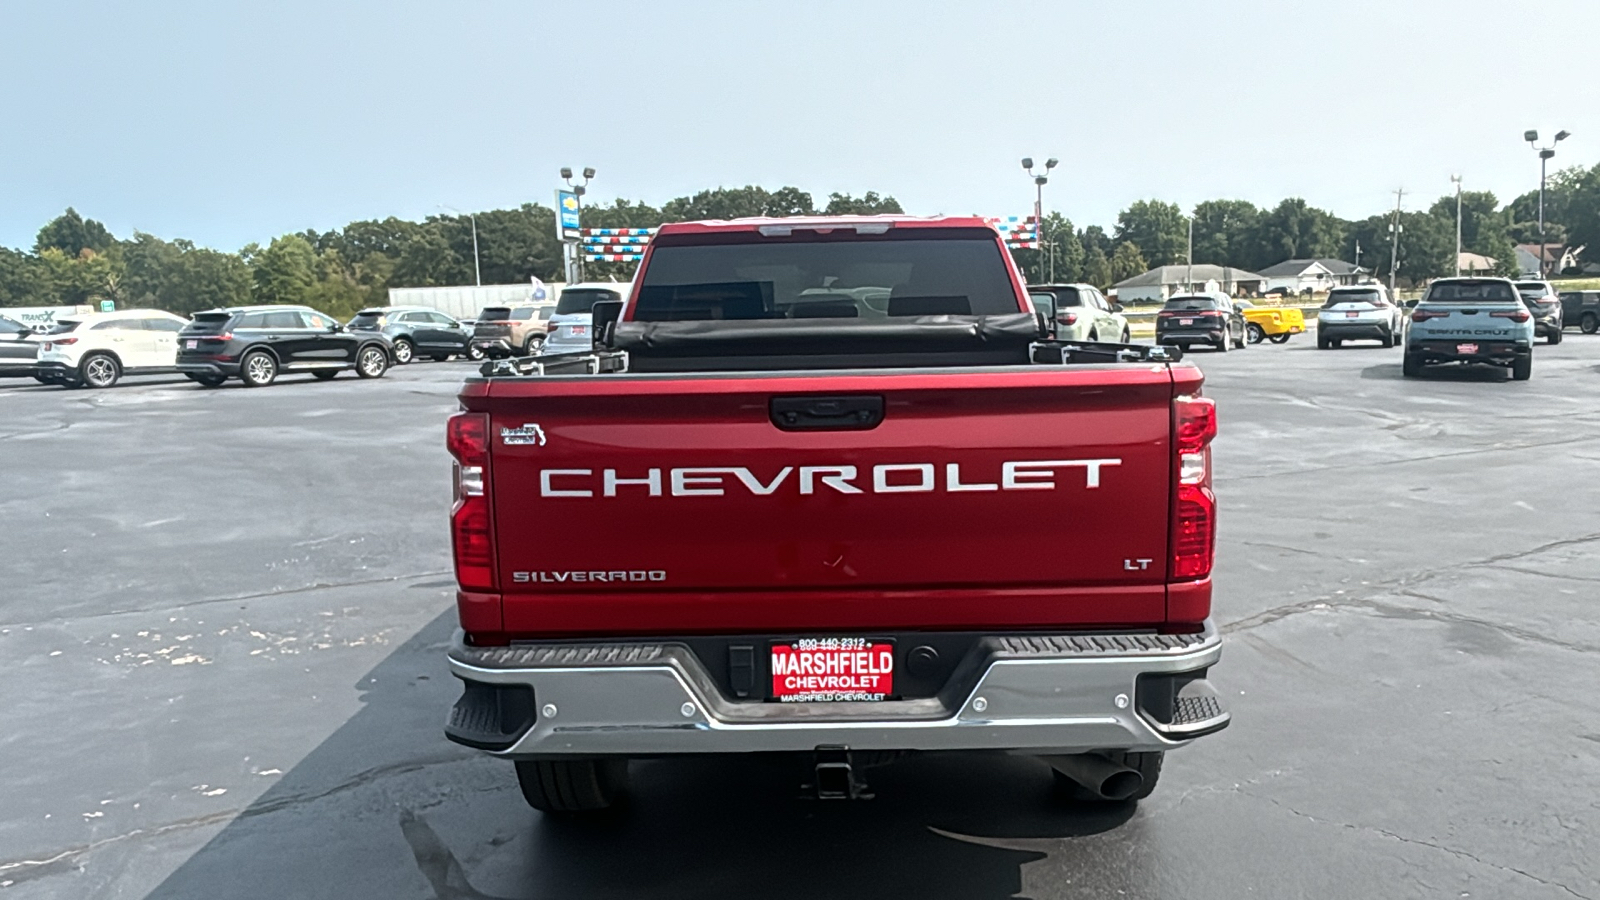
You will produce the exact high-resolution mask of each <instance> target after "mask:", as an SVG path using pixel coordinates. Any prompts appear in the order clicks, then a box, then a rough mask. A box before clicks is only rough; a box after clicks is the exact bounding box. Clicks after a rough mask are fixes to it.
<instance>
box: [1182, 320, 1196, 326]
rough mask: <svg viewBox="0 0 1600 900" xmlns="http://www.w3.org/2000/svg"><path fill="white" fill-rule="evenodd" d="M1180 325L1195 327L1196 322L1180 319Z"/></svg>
mask: <svg viewBox="0 0 1600 900" xmlns="http://www.w3.org/2000/svg"><path fill="white" fill-rule="evenodd" d="M1178 324H1179V325H1193V324H1194V320H1193V319H1179V320H1178Z"/></svg>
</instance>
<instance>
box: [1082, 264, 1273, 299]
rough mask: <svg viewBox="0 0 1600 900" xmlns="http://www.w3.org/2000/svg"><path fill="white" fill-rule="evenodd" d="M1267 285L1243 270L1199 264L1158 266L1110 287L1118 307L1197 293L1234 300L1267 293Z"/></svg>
mask: <svg viewBox="0 0 1600 900" xmlns="http://www.w3.org/2000/svg"><path fill="white" fill-rule="evenodd" d="M1264 281H1265V279H1263V278H1262V277H1261V276H1260V275H1258V274H1256V273H1255V272H1246V271H1245V270H1244V269H1235V268H1233V267H1232V266H1214V265H1210V264H1196V265H1193V266H1189V265H1183V266H1157V267H1156V268H1154V269H1151V270H1150V271H1148V272H1145V273H1144V274H1143V275H1135V276H1133V277H1132V278H1129V279H1127V280H1126V281H1119V282H1117V283H1116V284H1114V285H1112V286H1111V287H1112V289H1113V290H1114V291H1116V294H1117V302H1118V303H1165V302H1166V301H1167V299H1168V298H1170V297H1172V296H1173V295H1174V294H1188V293H1194V292H1198V291H1222V292H1223V293H1225V294H1229V295H1232V296H1239V295H1244V294H1259V293H1261V291H1262V290H1264V288H1263V287H1262V283H1263V282H1264Z"/></svg>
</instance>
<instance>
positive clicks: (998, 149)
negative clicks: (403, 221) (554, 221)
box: [0, 0, 1600, 250]
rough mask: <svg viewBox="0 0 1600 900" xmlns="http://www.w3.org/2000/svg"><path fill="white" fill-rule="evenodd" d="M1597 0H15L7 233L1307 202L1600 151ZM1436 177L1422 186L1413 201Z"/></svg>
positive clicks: (236, 238)
mask: <svg viewBox="0 0 1600 900" xmlns="http://www.w3.org/2000/svg"><path fill="white" fill-rule="evenodd" d="M1596 33H1600V3H1597V2H1595V0H1545V2H1540V3H1522V2H1507V0H1385V2H1349V3H1337V2H1327V0H1299V2H1294V3H1286V2H1283V0H1147V2H1136V0H1085V2H1077V0H1073V2H1060V3H1031V4H1030V3H1007V4H1001V3H996V2H990V0H981V2H979V0H972V2H964V3H945V2H934V0H897V2H873V0H847V2H832V0H801V2H793V3H783V4H777V3H757V2H727V3H723V2H692V3H691V2H657V3H649V2H607V3H597V2H589V3H570V4H569V3H546V2H531V0H508V2H465V0H449V2H444V0H440V2H435V3H416V2H400V0H352V2H344V3H339V2H333V0H328V2H297V0H279V2H274V3H260V2H252V3H248V4H245V3H232V2H228V0H197V2H174V0H144V2H141V3H137V4H133V3H110V2H108V3H103V4H94V3H81V2H71V0H50V2H42V0H0V244H4V245H7V246H12V247H31V246H32V244H33V238H34V234H35V232H36V231H37V229H38V228H39V226H40V225H41V224H43V223H44V222H45V221H47V220H48V219H49V218H51V217H52V216H54V215H56V214H58V213H60V212H61V211H62V210H63V209H64V208H65V207H67V206H74V207H76V208H77V209H78V210H79V212H81V213H83V214H84V215H86V216H90V217H93V218H97V219H99V220H101V221H103V222H105V223H106V225H108V226H109V227H110V228H111V229H112V231H113V232H114V233H116V234H117V235H118V236H119V237H127V236H129V234H130V233H131V232H132V231H133V230H134V229H136V228H137V229H140V230H143V231H148V232H151V233H153V234H157V235H160V236H162V237H166V238H175V237H187V238H190V239H192V240H195V241H196V242H198V243H200V244H203V245H207V246H213V247H217V248H221V249H229V250H231V249H237V248H238V247H240V246H242V245H244V244H246V243H248V242H250V241H261V242H265V241H266V240H268V239H270V238H271V237H272V236H274V235H277V234H281V233H284V232H288V231H299V230H302V229H305V228H308V227H309V228H317V229H330V228H336V227H339V226H341V225H343V224H344V223H346V222H348V221H350V220H352V219H359V218H381V217H384V216H390V215H395V216H402V217H407V218H421V217H423V216H426V215H428V214H430V213H434V212H437V211H438V210H439V205H440V204H448V205H450V206H453V207H456V208H459V209H463V210H469V209H470V210H476V209H488V208H495V207H507V206H514V205H516V204H519V203H522V202H527V201H538V202H542V203H546V204H549V203H550V202H551V191H552V190H553V188H554V187H555V186H556V184H557V182H558V180H559V179H558V177H557V170H558V169H559V168H560V167H561V166H563V165H569V166H574V167H582V166H585V165H588V166H594V167H595V168H596V169H598V170H599V175H598V177H597V178H596V180H595V182H594V184H593V185H592V187H591V191H592V196H593V197H594V198H596V199H599V200H602V201H605V200H609V199H611V198H613V197H626V198H630V199H639V200H645V201H647V202H650V203H656V204H659V203H661V202H663V201H665V200H668V199H670V198H672V197H674V196H678V195H681V194H684V193H688V192H691V191H694V190H698V189H701V188H706V187H714V186H717V185H725V186H737V185H744V184H759V185H763V186H765V187H768V188H777V187H780V186H782V185H788V184H792V185H795V186H798V187H800V188H803V189H805V190H809V191H811V192H812V193H813V194H814V195H816V197H817V198H818V199H819V200H822V199H824V198H825V197H826V195H827V193H828V192H829V191H848V192H852V193H861V192H863V191H868V190H876V191H879V192H883V193H889V194H893V195H894V196H896V197H898V198H899V199H900V200H901V202H902V203H903V204H904V205H905V207H906V209H907V210H908V211H909V212H913V213H938V212H948V213H970V212H979V213H984V214H992V215H1009V214H1024V213H1026V212H1028V210H1029V206H1030V204H1031V202H1032V193H1033V189H1032V185H1031V184H1030V183H1029V182H1028V180H1027V179H1026V178H1025V177H1024V175H1023V173H1022V171H1021V169H1020V167H1019V166H1018V163H1017V161H1018V159H1019V158H1021V157H1022V156H1027V155H1031V156H1033V157H1035V158H1038V159H1043V158H1044V157H1048V156H1056V157H1059V158H1060V160H1061V166H1060V168H1058V169H1057V170H1056V175H1055V177H1054V178H1053V179H1052V181H1051V183H1050V185H1049V186H1048V187H1047V188H1046V194H1045V201H1046V207H1047V208H1049V209H1058V210H1060V211H1062V212H1063V213H1065V214H1066V215H1067V216H1068V217H1069V218H1071V219H1073V220H1074V221H1075V222H1076V223H1077V224H1078V225H1079V226H1080V227H1082V226H1083V225H1086V224H1091V223H1099V224H1102V225H1106V226H1108V227H1109V226H1110V225H1111V224H1112V222H1113V221H1114V220H1115V218H1116V214H1117V211H1118V210H1119V209H1121V208H1122V207H1124V206H1126V205H1127V204H1128V203H1130V202H1131V201H1133V200H1136V199H1140V198H1146V197H1158V198H1161V199H1164V200H1170V201H1175V202H1177V203H1180V204H1183V205H1184V206H1185V208H1188V207H1190V206H1192V205H1193V204H1194V203H1195V202H1197V201H1200V200H1205V199H1210V198H1223V197H1227V198H1243V199H1247V200H1251V201H1254V202H1256V203H1258V204H1272V203H1276V202H1277V201H1278V200H1280V199H1281V198H1283V197H1285V196H1290V195H1298V196H1303V197H1305V198H1306V199H1307V200H1309V201H1310V202H1311V203H1313V204H1315V205H1317V206H1322V207H1324V208H1327V209H1330V210H1332V211H1333V212H1335V213H1337V214H1339V215H1341V216H1345V217H1352V218H1354V217H1361V216H1366V215H1370V214H1372V213H1374V212H1377V211H1379V210H1381V209H1383V208H1385V207H1386V206H1388V205H1390V204H1392V203H1393V200H1394V196H1393V193H1392V192H1393V191H1394V189H1395V188H1397V187H1405V188H1406V189H1407V190H1408V191H1411V192H1414V193H1413V194H1411V195H1410V196H1408V198H1407V201H1406V203H1407V206H1408V207H1409V208H1415V207H1416V206H1419V205H1424V206H1425V205H1426V204H1427V203H1428V202H1431V201H1432V200H1433V199H1435V198H1437V197H1438V196H1440V195H1442V194H1445V193H1448V192H1450V191H1451V185H1450V181H1449V176H1450V174H1451V173H1452V172H1457V171H1459V172H1462V173H1464V175H1465V177H1466V184H1467V186H1468V188H1469V189H1484V188H1487V189H1491V190H1493V191H1495V192H1496V193H1497V194H1499V195H1500V197H1501V200H1502V201H1504V200H1506V199H1509V198H1510V197H1512V196H1514V195H1516V194H1517V193H1520V192H1522V191H1524V190H1528V189H1529V188H1531V187H1535V186H1537V180H1538V160H1537V159H1536V157H1535V156H1534V154H1533V153H1532V152H1531V151H1530V150H1529V148H1528V146H1527V145H1526V144H1524V143H1522V140H1521V135H1522V132H1523V131H1524V130H1526V129H1528V128H1538V129H1540V130H1541V131H1542V132H1543V133H1544V134H1545V135H1547V136H1548V135H1550V134H1553V133H1554V132H1555V131H1556V130H1557V129H1560V128H1565V129H1568V130H1570V131H1572V132H1573V133H1574V136H1573V137H1572V138H1571V139H1569V140H1568V141H1566V142H1565V143H1564V144H1563V145H1562V146H1561V150H1560V155H1559V156H1558V157H1557V159H1556V162H1557V163H1558V164H1560V165H1571V164H1574V163H1584V164H1590V165H1592V164H1594V163H1595V162H1597V161H1600V104H1596V103H1595V102H1594V98H1595V89H1594V65H1595V63H1594V62H1593V60H1592V58H1591V54H1589V53H1588V51H1587V50H1586V49H1585V45H1583V44H1582V43H1581V42H1579V41H1576V40H1568V39H1567V36H1569V35H1583V34H1587V35H1593V34H1596ZM1413 198H1415V199H1414V201H1413Z"/></svg>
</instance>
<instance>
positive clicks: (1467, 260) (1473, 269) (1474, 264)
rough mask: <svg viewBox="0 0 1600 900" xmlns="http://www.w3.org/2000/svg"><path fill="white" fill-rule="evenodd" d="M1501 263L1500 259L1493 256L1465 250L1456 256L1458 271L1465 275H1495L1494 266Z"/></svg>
mask: <svg viewBox="0 0 1600 900" xmlns="http://www.w3.org/2000/svg"><path fill="white" fill-rule="evenodd" d="M1499 264H1500V263H1499V261H1498V260H1496V259H1495V258H1494V257H1492V256H1484V255H1483V254H1481V253H1468V252H1467V251H1465V250H1463V251H1461V253H1460V254H1459V255H1458V256H1457V257H1456V271H1457V272H1460V273H1461V274H1463V275H1493V274H1494V267H1495V266H1497V265H1499Z"/></svg>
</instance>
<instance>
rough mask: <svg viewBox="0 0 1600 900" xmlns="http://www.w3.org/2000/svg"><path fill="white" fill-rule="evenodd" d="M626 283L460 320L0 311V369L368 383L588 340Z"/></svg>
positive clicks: (56, 376)
mask: <svg viewBox="0 0 1600 900" xmlns="http://www.w3.org/2000/svg"><path fill="white" fill-rule="evenodd" d="M627 292H628V286H627V285H621V284H609V283H597V284H578V285H573V286H571V287H569V288H568V289H567V290H565V291H563V292H562V295H561V300H560V301H559V302H558V303H552V302H544V303H526V304H516V305H513V306H491V307H488V308H486V309H484V310H483V311H482V313H481V314H480V316H479V318H478V319H477V320H475V321H472V322H462V321H459V320H457V319H454V318H452V317H450V316H448V315H445V314H444V313H442V312H439V311H438V310H435V309H430V308H428V307H420V306H383V307H372V308H370V309H363V310H361V311H360V312H358V313H356V315H355V317H354V318H352V319H351V320H350V321H349V322H348V323H344V324H341V323H340V322H339V321H338V320H337V319H335V318H334V317H333V316H330V315H327V314H326V313H322V312H319V311H317V310H315V309H312V308H310V307H306V306H291V305H269V306H240V307H230V308H227V309H213V310H207V311H205V312H200V313H196V314H195V315H194V317H193V318H191V319H184V318H183V317H181V316H176V315H173V314H172V313H168V312H163V311H161V310H153V309H129V310H120V311H115V312H104V313H87V314H83V315H75V316H69V317H64V318H62V319H60V320H58V321H57V322H56V323H55V325H54V327H52V328H51V329H49V330H48V331H47V332H46V333H44V334H36V333H35V332H34V330H33V329H32V328H30V327H29V326H27V325H24V324H23V323H22V322H20V321H17V320H15V319H12V318H9V317H6V316H4V315H3V314H0V375H32V376H33V377H34V378H35V379H37V380H38V381H40V382H42V383H45V384H58V385H62V386H64V387H95V388H103V387H110V386H112V385H114V384H116V383H117V382H118V381H119V380H121V378H122V377H123V376H124V375H150V374H174V373H181V374H183V375H185V376H187V377H188V378H189V379H190V380H191V381H194V382H196V383H198V384H200V385H203V386H206V387H217V386H219V385H221V384H223V383H224V382H226V381H227V380H228V379H230V378H237V379H239V380H240V381H241V382H243V383H244V384H246V385H248V386H251V387H262V386H265V385H268V384H271V383H272V382H274V381H276V380H277V378H278V376H280V375H285V374H294V373H307V374H310V375H312V376H314V377H316V378H320V379H329V378H333V377H335V376H337V375H338V374H339V373H340V372H345V371H353V372H355V373H356V375H357V376H359V377H361V378H380V377H382V376H383V374H384V373H385V372H386V371H388V369H389V367H390V366H392V365H405V364H407V363H410V362H412V361H413V360H415V359H418V358H427V359H432V360H435V361H439V362H443V361H445V360H448V359H452V358H464V359H473V360H477V359H482V358H483V357H484V355H485V352H486V350H487V351H490V352H493V353H495V354H497V355H501V354H504V355H510V354H517V355H527V354H536V353H540V352H545V351H546V350H547V345H548V350H549V352H567V351H569V350H577V349H587V348H588V347H589V341H590V337H589V330H590V327H591V315H590V309H591V308H592V307H593V305H594V304H595V303H596V302H598V301H601V300H622V299H626V297H627Z"/></svg>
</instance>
